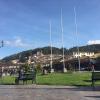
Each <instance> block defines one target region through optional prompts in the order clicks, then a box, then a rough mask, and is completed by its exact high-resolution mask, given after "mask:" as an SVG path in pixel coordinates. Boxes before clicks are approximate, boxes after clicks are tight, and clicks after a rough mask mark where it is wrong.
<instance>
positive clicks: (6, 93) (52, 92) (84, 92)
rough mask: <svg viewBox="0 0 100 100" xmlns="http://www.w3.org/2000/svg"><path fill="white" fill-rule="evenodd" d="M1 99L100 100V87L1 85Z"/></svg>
mask: <svg viewBox="0 0 100 100" xmlns="http://www.w3.org/2000/svg"><path fill="white" fill-rule="evenodd" d="M0 100H100V87H96V88H95V91H92V88H91V87H81V88H78V87H74V86H72V87H70V86H46V85H45V86H39V85H38V86H37V85H0Z"/></svg>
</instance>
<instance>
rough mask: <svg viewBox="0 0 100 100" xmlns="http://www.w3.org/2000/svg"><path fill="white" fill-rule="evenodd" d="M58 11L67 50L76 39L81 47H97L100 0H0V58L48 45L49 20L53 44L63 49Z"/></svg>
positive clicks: (99, 35)
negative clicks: (2, 42)
mask: <svg viewBox="0 0 100 100" xmlns="http://www.w3.org/2000/svg"><path fill="white" fill-rule="evenodd" d="M74 7H75V8H76V19H77V31H78V32H77V35H76V34H75V20H74V19H75V18H74ZM61 8H62V17H63V29H64V46H65V47H66V48H70V47H73V46H76V45H77V37H78V45H80V46H81V45H87V44H100V0H0V41H1V40H4V42H5V46H4V47H3V48H0V58H3V57H5V56H8V55H11V54H14V53H17V52H20V51H23V50H28V49H33V48H36V47H44V46H48V45H49V44H50V42H49V21H50V20H51V33H52V44H53V46H56V47H62V43H61V24H60V16H61Z"/></svg>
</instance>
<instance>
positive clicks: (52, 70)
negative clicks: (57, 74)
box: [49, 21, 54, 73]
mask: <svg viewBox="0 0 100 100" xmlns="http://www.w3.org/2000/svg"><path fill="white" fill-rule="evenodd" d="M49 25H50V51H51V55H50V59H51V60H50V67H51V73H52V72H54V69H53V65H52V39H51V21H49Z"/></svg>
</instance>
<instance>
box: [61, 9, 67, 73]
mask: <svg viewBox="0 0 100 100" xmlns="http://www.w3.org/2000/svg"><path fill="white" fill-rule="evenodd" d="M63 32H64V31H63V20H62V9H61V34H62V49H63V54H62V56H63V72H67V69H66V68H65V58H64V57H65V56H64V55H65V53H64V39H63Z"/></svg>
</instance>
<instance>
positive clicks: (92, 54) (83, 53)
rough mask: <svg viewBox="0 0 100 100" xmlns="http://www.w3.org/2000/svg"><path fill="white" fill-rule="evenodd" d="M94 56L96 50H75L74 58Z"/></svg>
mask: <svg viewBox="0 0 100 100" xmlns="http://www.w3.org/2000/svg"><path fill="white" fill-rule="evenodd" d="M78 56H79V57H84V56H85V57H92V56H94V52H79V53H78V52H73V58H77V57H78Z"/></svg>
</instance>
